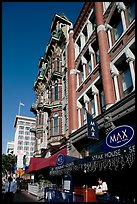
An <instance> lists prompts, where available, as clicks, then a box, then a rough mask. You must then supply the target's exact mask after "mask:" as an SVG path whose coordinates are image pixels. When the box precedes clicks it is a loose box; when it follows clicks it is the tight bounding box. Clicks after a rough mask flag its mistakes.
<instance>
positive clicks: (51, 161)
mask: <svg viewBox="0 0 137 204" xmlns="http://www.w3.org/2000/svg"><path fill="white" fill-rule="evenodd" d="M59 154H64V155H66V154H67V148H64V149H62V150H60V151H58V152H57V153H55V154H54V155H52V156H50V157H48V158H36V157H33V158H31V159H30V166H29V168H28V169H27V170H26V173H33V172H36V171H38V170H41V169H44V168H47V167H50V166H56V159H57V156H58V155H59Z"/></svg>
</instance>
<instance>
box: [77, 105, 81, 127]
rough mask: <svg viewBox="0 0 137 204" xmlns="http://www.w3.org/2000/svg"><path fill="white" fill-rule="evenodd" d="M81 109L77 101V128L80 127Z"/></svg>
mask: <svg viewBox="0 0 137 204" xmlns="http://www.w3.org/2000/svg"><path fill="white" fill-rule="evenodd" d="M81 108H82V105H81V103H80V102H79V101H77V109H78V127H79V128H80V127H81Z"/></svg>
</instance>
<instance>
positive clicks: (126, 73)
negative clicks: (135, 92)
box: [120, 62, 133, 97]
mask: <svg viewBox="0 0 137 204" xmlns="http://www.w3.org/2000/svg"><path fill="white" fill-rule="evenodd" d="M123 65H124V69H123V70H121V71H120V75H121V83H122V89H123V94H124V97H125V96H127V95H128V94H129V93H130V92H131V91H132V89H133V84H132V78H131V72H130V68H129V65H128V64H127V63H126V62H125V64H122V66H123Z"/></svg>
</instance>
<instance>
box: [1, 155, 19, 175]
mask: <svg viewBox="0 0 137 204" xmlns="http://www.w3.org/2000/svg"><path fill="white" fill-rule="evenodd" d="M15 162H16V156H15V155H11V154H8V155H6V154H2V173H3V174H6V175H7V173H8V172H10V173H14V164H15Z"/></svg>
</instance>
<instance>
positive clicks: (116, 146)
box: [50, 125, 135, 176]
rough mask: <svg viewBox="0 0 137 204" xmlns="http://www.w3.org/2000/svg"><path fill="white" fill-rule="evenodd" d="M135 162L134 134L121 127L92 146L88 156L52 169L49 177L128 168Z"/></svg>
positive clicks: (130, 129) (127, 127) (129, 129)
mask: <svg viewBox="0 0 137 204" xmlns="http://www.w3.org/2000/svg"><path fill="white" fill-rule="evenodd" d="M134 162H135V134H134V129H133V128H132V127H131V126H128V125H123V126H119V127H117V128H115V129H114V130H113V131H111V132H110V133H109V134H108V135H107V137H106V138H104V139H103V140H102V141H99V142H97V143H95V144H93V145H92V148H91V149H90V156H87V157H84V158H82V159H77V160H75V161H72V162H70V163H68V164H66V165H62V166H59V167H53V168H52V169H51V171H50V175H51V176H57V175H58V176H60V175H63V174H64V173H71V172H78V171H84V172H95V171H101V170H107V169H108V170H116V171H117V170H118V169H122V168H124V167H126V166H127V167H128V168H130V167H131V166H132V165H133V164H134Z"/></svg>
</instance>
